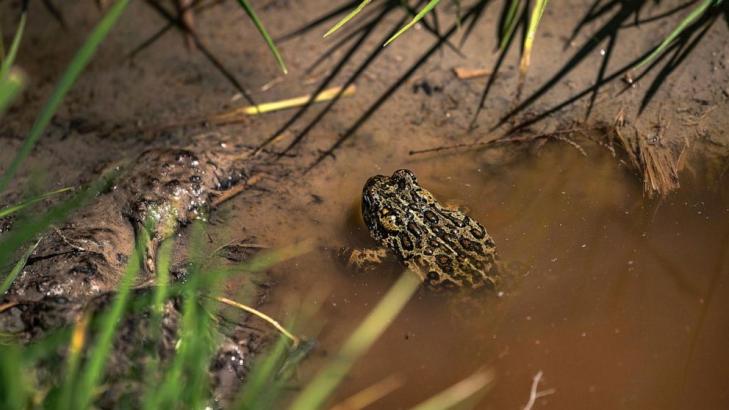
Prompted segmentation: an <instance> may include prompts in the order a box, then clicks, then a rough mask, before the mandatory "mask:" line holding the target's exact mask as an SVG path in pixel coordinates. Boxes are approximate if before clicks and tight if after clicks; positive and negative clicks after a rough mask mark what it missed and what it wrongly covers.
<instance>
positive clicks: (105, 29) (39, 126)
mask: <svg viewBox="0 0 729 410" xmlns="http://www.w3.org/2000/svg"><path fill="white" fill-rule="evenodd" d="M128 4H129V0H117V1H116V3H114V5H113V6H111V7H110V8H109V11H108V12H107V13H106V15H105V16H104V17H103V18H102V19H101V21H100V22H99V24H97V25H96V27H94V30H93V31H92V32H91V34H90V35H89V37H88V38H87V39H86V41H85V42H84V44H83V45H82V46H81V48H80V49H79V50H78V51H77V52H76V55H75V56H74V58H73V60H71V63H70V64H69V66H68V67H67V68H66V71H65V72H64V73H63V76H61V79H60V81H59V82H58V84H57V85H56V88H55V90H53V93H52V94H51V96H50V98H49V99H48V101H47V102H46V104H45V105H44V106H43V108H42V109H41V111H40V113H39V114H38V117H37V118H36V120H35V123H33V126H32V128H31V129H30V132H29V133H28V136H27V137H26V139H25V141H24V142H23V145H22V146H21V147H20V150H18V153H17V154H16V156H15V158H14V159H13V162H12V163H11V164H10V166H9V167H8V168H7V169H6V170H5V174H3V176H2V177H1V178H0V192H2V191H4V190H5V188H7V186H8V184H9V183H10V181H11V180H12V178H13V176H14V175H15V173H16V172H17V171H18V168H19V167H20V164H22V163H23V161H24V160H25V159H26V158H27V157H28V155H30V151H31V150H32V149H33V146H34V145H35V143H36V142H37V141H38V139H39V138H40V136H41V135H42V134H43V131H44V130H45V129H46V126H48V123H49V122H50V121H51V118H52V117H53V114H55V112H56V110H58V107H59V106H60V105H61V102H63V98H64V97H65V96H66V93H68V90H70V89H71V87H72V86H73V84H74V83H75V82H76V80H77V79H78V76H79V75H80V74H81V72H82V71H83V70H84V68H86V65H87V64H88V63H89V61H90V60H91V57H92V56H93V55H94V53H95V52H96V49H97V48H98V46H99V44H100V43H101V42H102V41H103V40H104V38H106V35H107V34H109V31H110V30H111V28H112V27H113V26H114V23H116V21H117V20H118V19H119V16H121V14H122V12H123V11H124V9H125V8H126V7H127V5H128Z"/></svg>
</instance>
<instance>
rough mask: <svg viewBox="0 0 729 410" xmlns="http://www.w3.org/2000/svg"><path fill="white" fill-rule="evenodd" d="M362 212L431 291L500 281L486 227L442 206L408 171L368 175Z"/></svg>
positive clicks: (384, 242)
mask: <svg viewBox="0 0 729 410" xmlns="http://www.w3.org/2000/svg"><path fill="white" fill-rule="evenodd" d="M362 216H363V217H364V221H365V223H366V224H367V228H368V230H369V232H370V235H371V236H372V238H373V239H374V240H375V241H377V242H378V243H379V244H380V245H381V246H383V247H385V248H387V249H389V250H390V251H391V252H392V253H394V254H395V256H396V257H397V259H399V260H400V261H401V262H402V263H403V264H404V265H405V266H406V267H407V268H408V269H410V270H412V271H413V272H415V273H416V274H418V276H420V278H421V279H422V280H423V282H424V283H425V284H426V285H427V286H429V287H431V288H436V289H442V288H461V287H466V288H480V287H487V288H491V289H494V288H496V287H497V286H498V285H499V274H498V270H497V263H496V259H497V255H496V244H495V243H494V241H493V240H492V239H491V237H490V236H489V234H488V232H486V229H485V228H484V227H483V226H482V225H481V224H479V223H478V221H476V220H474V219H471V218H470V217H469V216H468V215H465V214H463V213H462V212H460V211H457V210H453V209H449V208H446V207H444V206H442V205H441V204H440V203H438V201H436V199H435V198H434V197H433V195H432V194H431V193H430V192H428V191H427V190H426V189H424V188H422V187H421V186H420V185H418V181H417V179H416V177H415V174H413V172H412V171H410V170H407V169H401V170H398V171H395V173H393V174H392V176H391V177H387V176H383V175H377V176H374V177H372V178H370V179H369V180H368V181H367V183H366V184H365V186H364V189H363V191H362Z"/></svg>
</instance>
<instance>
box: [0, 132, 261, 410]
mask: <svg viewBox="0 0 729 410" xmlns="http://www.w3.org/2000/svg"><path fill="white" fill-rule="evenodd" d="M192 141H193V142H192V143H191V144H189V145H188V146H185V147H180V148H153V149H148V150H146V151H144V152H142V153H141V154H140V155H139V156H137V157H135V158H133V159H131V160H130V161H125V162H124V163H116V164H111V165H109V166H108V167H107V168H112V171H116V173H117V174H118V175H116V176H114V177H111V183H110V184H109V187H108V188H107V189H106V190H105V191H103V192H101V193H100V194H99V195H98V196H97V197H96V198H94V200H93V201H92V203H91V204H89V205H88V206H86V207H84V208H82V209H81V210H79V211H78V212H76V213H74V214H73V216H72V217H70V218H69V219H68V220H67V221H66V222H64V223H63V224H61V225H59V226H58V227H54V228H53V229H51V230H50V231H49V232H48V233H47V234H46V235H44V236H43V237H42V238H41V240H40V241H39V243H38V245H37V246H36V248H35V250H34V251H33V252H32V254H31V255H30V257H29V258H28V261H27V263H26V265H25V267H24V268H23V270H22V272H21V273H20V274H19V275H18V277H17V278H16V279H15V281H14V282H13V284H12V286H11V288H10V289H9V290H8V292H7V293H6V294H5V295H4V296H3V298H2V299H1V300H0V305H1V306H3V308H2V311H0V332H2V333H3V334H5V335H10V336H12V338H13V339H14V340H23V341H26V342H27V341H37V340H39V339H41V338H43V337H44V336H47V335H49V334H52V333H53V332H54V331H58V330H59V329H62V328H64V327H67V326H70V325H73V324H77V323H78V322H79V321H80V320H81V317H82V316H83V315H84V314H89V313H90V312H101V311H103V309H104V308H105V307H107V305H108V304H109V302H110V301H111V300H112V299H113V296H114V294H115V293H114V292H115V290H116V289H117V288H118V287H119V285H120V280H121V278H122V276H123V274H124V272H125V269H126V268H127V265H128V264H129V263H130V260H131V259H130V258H131V255H132V253H133V251H134V247H135V244H137V243H139V240H140V237H141V235H142V231H144V233H145V237H148V238H149V241H148V243H143V245H144V246H146V254H145V255H143V257H142V258H141V259H142V265H143V266H142V269H141V271H140V272H139V274H138V275H137V277H136V279H135V283H134V285H133V287H134V288H135V297H133V301H132V302H131V304H132V305H134V303H135V302H134V300H135V299H144V298H146V299H147V302H146V304H147V305H149V299H150V297H151V294H152V293H153V290H154V286H153V285H154V283H155V273H156V272H155V267H156V263H157V250H158V246H159V244H160V243H161V242H162V241H163V240H165V239H167V238H169V237H171V236H173V235H176V234H177V233H178V231H179V228H180V227H183V226H185V225H188V224H190V223H191V222H193V221H196V220H206V219H207V217H208V215H209V213H210V211H211V208H213V206H214V205H215V204H217V203H219V202H221V201H222V199H224V196H225V195H226V194H229V193H230V191H231V189H232V188H237V189H240V188H242V187H245V185H246V183H247V181H249V180H250V177H251V176H252V175H253V174H254V173H262V172H264V171H265V170H267V171H268V174H269V177H274V175H273V174H272V173H271V170H272V169H273V168H272V167H270V166H269V167H266V166H256V164H263V163H265V162H266V160H265V159H264V158H263V156H256V158H252V157H251V156H250V154H251V149H249V148H247V147H243V146H241V145H239V144H235V143H231V142H230V138H228V137H226V136H224V135H221V134H218V133H205V134H202V135H198V136H196V137H194V138H192ZM10 229H12V228H10ZM178 259H179V258H178ZM177 269H178V270H177V271H173V272H172V275H173V277H175V278H178V279H180V280H184V279H185V275H186V272H185V261H184V260H182V261H180V262H179V263H178V265H177ZM252 293H255V290H254V291H252ZM253 302H254V303H255V300H254V301H253ZM151 316H152V315H151V314H150V308H149V307H147V308H146V309H141V310H139V309H137V312H132V313H131V314H129V315H127V316H125V318H124V321H123V323H122V324H121V325H120V329H121V330H120V332H119V334H118V335H117V336H116V342H115V343H114V347H115V349H114V351H113V353H112V355H111V357H110V359H109V361H108V377H109V378H110V380H111V381H112V386H111V387H110V388H109V389H107V390H106V392H105V394H104V395H103V396H102V397H101V398H100V399H99V405H101V406H102V407H108V408H112V407H116V405H118V404H119V403H121V402H124V401H129V400H132V403H131V404H132V405H133V403H134V402H133V400H134V398H136V399H138V398H139V397H142V396H140V395H139V394H137V393H139V392H140V391H141V390H142V387H143V384H141V383H142V381H135V377H134V375H138V374H144V371H143V370H144V369H143V368H144V366H145V363H146V362H147V360H145V354H148V351H147V350H146V349H148V347H147V346H146V344H148V340H150V338H151V336H152V334H153V331H152V329H150V325H151V322H150V318H151ZM179 319H180V306H179V305H178V304H177V302H175V301H172V302H168V303H167V305H166V306H165V308H164V313H163V315H162V319H161V321H162V323H163V327H162V331H161V339H160V341H159V343H158V346H157V347H156V350H157V351H158V354H159V357H161V358H162V359H163V360H164V359H167V358H169V357H171V356H172V355H173V354H174V351H175V343H176V340H177V338H178V334H177V328H178V323H179ZM155 331H157V330H155ZM221 338H222V341H221V342H220V346H219V349H218V352H217V354H216V357H215V359H214V361H213V363H211V370H212V372H213V375H214V381H215V384H216V386H218V387H221V391H219V392H218V393H217V395H218V399H221V400H222V399H224V398H229V396H230V395H231V394H232V393H234V392H235V388H234V386H232V385H231V383H230V381H227V382H226V383H221V381H222V380H227V379H230V378H231V377H232V378H233V379H234V380H242V379H244V377H245V374H246V372H247V371H248V369H249V367H250V365H251V357H252V352H254V351H255V350H257V348H258V346H259V345H260V343H261V342H262V341H263V339H262V337H260V335H259V333H258V332H252V331H251V330H250V329H246V328H245V327H244V324H243V323H239V324H237V326H235V327H234V329H233V330H232V331H230V329H228V332H227V333H226V334H224V335H223V336H221ZM233 359H235V360H233ZM50 380H53V378H52V377H51V379H50ZM114 382H118V384H113V383H114ZM236 385H237V383H236ZM136 390H138V391H137V393H135V391H136ZM104 403H106V404H104ZM138 404H139V403H137V405H138Z"/></svg>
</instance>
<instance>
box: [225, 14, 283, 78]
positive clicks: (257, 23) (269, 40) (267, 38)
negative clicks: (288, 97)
mask: <svg viewBox="0 0 729 410" xmlns="http://www.w3.org/2000/svg"><path fill="white" fill-rule="evenodd" d="M238 3H239V4H240V5H241V7H243V10H245V12H246V14H248V17H250V19H251V21H253V24H254V25H255V26H256V29H258V32H259V33H261V36H263V39H264V40H265V41H266V44H267V45H268V48H269V50H271V53H272V54H273V57H274V58H275V59H276V62H277V63H278V66H279V67H280V68H281V71H283V73H284V74H288V72H289V70H288V69H287V68H286V64H285V63H284V60H283V57H281V53H279V51H278V47H276V43H274V42H273V39H272V38H271V36H270V35H269V34H268V31H266V28H265V27H263V23H261V20H260V19H259V18H258V16H257V15H256V13H255V12H254V11H253V7H251V5H250V4H249V3H248V0H238Z"/></svg>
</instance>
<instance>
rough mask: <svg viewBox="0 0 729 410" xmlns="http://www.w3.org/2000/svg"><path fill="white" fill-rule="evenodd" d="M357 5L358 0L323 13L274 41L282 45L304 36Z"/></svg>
mask: <svg viewBox="0 0 729 410" xmlns="http://www.w3.org/2000/svg"><path fill="white" fill-rule="evenodd" d="M359 3H360V1H359V0H353V1H350V2H349V3H346V4H344V5H342V6H340V7H337V8H336V9H334V10H332V11H328V12H326V13H324V14H323V15H321V16H319V17H317V18H315V19H314V20H312V21H310V22H308V23H306V24H304V25H303V26H301V27H299V28H296V29H294V30H292V31H290V32H288V33H286V34H284V35H282V36H280V37H278V38H276V39H275V40H274V41H276V43H284V42H286V41H288V40H291V39H292V38H294V37H298V36H301V35H304V34H306V33H308V32H309V31H311V30H314V29H315V28H317V27H319V25H321V24H324V23H326V22H327V21H329V20H331V19H333V18H335V17H337V16H339V15H342V14H345V13H347V12H349V11H351V10H352V9H353V8H355V7H357V5H358V4H359ZM365 12H366V10H363V13H365Z"/></svg>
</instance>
